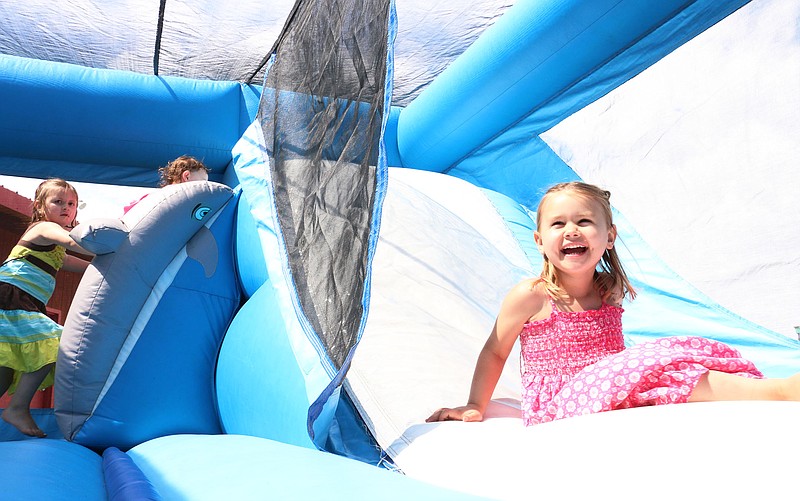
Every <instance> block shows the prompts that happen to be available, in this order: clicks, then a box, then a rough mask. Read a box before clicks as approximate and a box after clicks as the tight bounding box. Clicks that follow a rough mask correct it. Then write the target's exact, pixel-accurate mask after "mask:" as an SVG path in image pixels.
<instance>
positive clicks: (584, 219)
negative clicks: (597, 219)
mask: <svg viewBox="0 0 800 501" xmlns="http://www.w3.org/2000/svg"><path fill="white" fill-rule="evenodd" d="M578 224H592V220H591V219H586V218H583V219H581V220H580V221H578Z"/></svg>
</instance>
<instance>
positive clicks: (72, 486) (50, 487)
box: [0, 439, 107, 501]
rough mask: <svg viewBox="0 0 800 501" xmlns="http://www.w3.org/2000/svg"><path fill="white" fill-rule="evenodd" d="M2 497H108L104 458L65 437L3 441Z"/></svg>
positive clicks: (85, 500) (84, 500) (91, 500)
mask: <svg viewBox="0 0 800 501" xmlns="http://www.w3.org/2000/svg"><path fill="white" fill-rule="evenodd" d="M0 458H2V465H0V486H2V487H0V489H1V492H2V494H0V497H2V498H3V499H31V500H33V499H80V500H81V501H106V499H107V498H106V489H105V485H104V482H103V465H102V463H103V460H102V458H101V457H100V456H99V455H98V454H95V453H94V452H92V451H90V450H89V449H87V448H85V447H81V446H80V445H78V444H73V443H70V442H66V441H64V440H50V439H38V440H21V441H18V442H0Z"/></svg>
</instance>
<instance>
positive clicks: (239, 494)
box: [128, 435, 483, 501]
mask: <svg viewBox="0 0 800 501" xmlns="http://www.w3.org/2000/svg"><path fill="white" fill-rule="evenodd" d="M128 454H129V455H130V456H131V457H132V458H133V460H134V461H135V462H136V464H137V465H138V466H139V468H140V469H141V470H142V471H143V472H144V474H145V475H147V477H148V478H149V479H150V481H151V482H152V483H153V485H154V486H155V487H156V489H158V491H159V492H160V493H161V495H162V496H163V497H164V499H175V500H179V499H185V500H191V501H206V500H208V501H218V500H220V499H326V500H331V501H334V500H341V501H351V500H354V499H380V500H382V501H393V500H397V501H408V500H411V499H436V500H438V501H447V500H461V501H469V500H473V499H483V498H478V497H474V496H471V495H467V494H463V493H460V492H455V491H452V490H448V489H443V488H441V487H435V486H432V485H430V484H427V483H423V482H419V481H416V480H414V479H411V478H408V477H405V476H403V475H402V474H400V473H396V472H391V471H388V470H384V469H381V468H376V467H374V466H370V465H367V464H364V463H360V462H358V461H354V460H352V459H347V458H343V457H341V456H336V455H333V454H329V453H326V452H320V451H315V450H310V449H306V448H304V447H296V446H293V445H289V444H284V443H280V442H274V441H272V440H266V439H263V438H256V437H247V436H242V435H216V436H208V435H181V436H171V437H164V438H159V439H156V440H151V441H148V442H145V443H143V444H141V445H138V446H136V447H134V448H133V449H131V450H130V451H129V452H128Z"/></svg>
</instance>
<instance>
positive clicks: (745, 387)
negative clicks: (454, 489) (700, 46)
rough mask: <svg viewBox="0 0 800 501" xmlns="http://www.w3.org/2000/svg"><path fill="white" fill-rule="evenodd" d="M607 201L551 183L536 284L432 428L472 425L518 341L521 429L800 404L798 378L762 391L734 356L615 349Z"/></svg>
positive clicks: (614, 263) (575, 185)
mask: <svg viewBox="0 0 800 501" xmlns="http://www.w3.org/2000/svg"><path fill="white" fill-rule="evenodd" d="M610 196H611V194H610V193H609V192H607V191H605V190H602V189H600V188H598V187H596V186H593V185H590V184H586V183H581V182H572V183H562V184H558V185H556V186H554V187H552V188H551V189H550V190H548V191H547V193H546V194H545V196H544V197H543V198H542V200H541V202H540V203H539V208H538V212H537V220H536V227H537V231H536V232H535V233H534V239H535V240H536V244H537V246H538V247H539V251H540V252H541V254H542V257H543V259H544V263H543V266H542V273H541V275H540V276H539V278H536V279H529V280H525V281H523V282H521V283H519V284H517V285H516V286H515V287H514V288H513V289H512V290H511V291H510V292H509V293H508V295H507V296H506V298H505V299H504V301H503V304H502V305H501V307H500V313H499V314H498V316H497V320H496V322H495V325H494V328H493V329H492V333H491V334H490V336H489V339H487V341H486V344H485V345H484V347H483V349H482V350H481V353H480V355H479V356H478V362H477V364H476V366H475V373H474V375H473V378H472V388H471V390H470V395H469V400H468V402H467V405H464V406H461V407H455V408H442V409H439V410H437V411H436V412H434V413H433V414H432V415H431V416H430V417H429V418H428V419H427V421H428V422H432V421H445V420H463V421H481V420H482V419H483V415H484V412H485V410H486V406H487V405H488V403H489V400H490V399H491V397H492V393H493V391H494V388H495V386H496V385H497V381H498V379H499V377H500V373H501V372H502V369H503V366H504V365H505V362H506V359H507V358H508V356H509V354H510V353H511V349H512V347H513V346H514V343H515V341H516V340H517V338H519V339H520V346H521V353H522V358H521V361H520V362H521V371H522V418H523V421H524V422H525V424H526V425H532V424H537V423H542V422H547V421H552V420H554V419H561V418H565V417H570V416H577V415H581V414H590V413H594V412H602V411H608V410H613V409H622V408H627V407H639V406H644V405H658V404H668V403H683V402H702V401H715V400H800V374H799V375H795V376H792V377H789V378H786V379H765V378H763V376H762V374H761V372H759V371H758V369H756V367H755V366H754V365H753V364H752V363H751V362H749V361H747V360H745V359H743V358H742V357H741V355H740V354H739V352H738V351H736V350H735V349H733V348H731V347H729V346H727V345H725V344H723V343H719V342H717V341H712V340H709V339H705V338H701V337H692V336H680V337H670V338H662V339H657V340H655V341H651V342H646V343H642V344H639V345H636V346H633V347H631V348H627V349H626V348H625V346H624V341H623V336H622V312H623V310H622V307H621V304H622V300H623V299H624V298H625V297H626V296H627V297H628V298H630V299H633V298H634V297H635V296H636V293H635V291H634V290H633V287H632V286H631V284H630V282H629V281H628V278H627V276H626V274H625V271H624V270H623V268H622V265H621V263H620V260H619V258H618V256H617V253H616V250H615V249H614V243H615V241H616V238H617V229H616V227H615V226H614V224H613V222H612V218H611V204H610V202H609V199H610Z"/></svg>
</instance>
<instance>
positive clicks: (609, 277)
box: [536, 181, 636, 300]
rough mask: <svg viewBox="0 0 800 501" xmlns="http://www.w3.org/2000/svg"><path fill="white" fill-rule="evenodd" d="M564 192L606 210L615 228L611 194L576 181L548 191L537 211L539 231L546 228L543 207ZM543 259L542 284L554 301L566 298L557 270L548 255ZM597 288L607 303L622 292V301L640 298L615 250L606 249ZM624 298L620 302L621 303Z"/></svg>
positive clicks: (608, 219) (606, 219)
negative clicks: (612, 296)
mask: <svg viewBox="0 0 800 501" xmlns="http://www.w3.org/2000/svg"><path fill="white" fill-rule="evenodd" d="M563 192H568V193H573V194H575V195H576V196H579V197H583V198H585V199H587V200H591V201H595V202H597V203H598V204H599V205H600V207H601V208H602V211H603V212H602V215H603V217H604V218H605V222H606V224H607V225H608V227H609V228H611V227H612V226H613V225H614V222H613V218H612V214H611V201H610V200H611V192H609V191H606V190H604V189H602V188H599V187H597V186H594V185H592V184H588V183H582V182H580V181H573V182H569V183H559V184H556V185H555V186H552V187H551V188H550V189H549V190H547V192H546V193H545V194H544V196H543V197H542V200H541V201H540V202H539V207H538V209H537V211H536V227H537V228H539V227H540V226H541V224H542V207H544V204H545V202H546V201H547V200H548V199H549V198H550V197H551V196H552V195H554V194H556V193H563ZM542 257H543V258H544V262H543V264H542V273H541V275H540V276H539V280H538V281H539V282H541V283H543V284H544V287H545V290H546V291H547V293H548V294H549V295H550V296H551V297H553V298H554V299H558V298H560V297H563V296H565V295H566V293H565V292H564V289H562V288H561V284H559V280H558V274H557V273H556V268H555V266H553V264H552V263H551V262H550V260H548V259H547V256H546V255H544V254H542ZM594 284H595V287H596V288H597V290H598V291H600V294H601V296H602V297H603V299H604V300H605V299H607V298H608V297H609V296H610V295H611V294H613V293H615V292H616V291H622V298H624V297H625V296H628V297H629V298H630V299H633V298H635V297H636V291H635V290H634V289H633V286H632V285H631V283H630V281H629V280H628V275H627V274H626V273H625V269H624V268H623V267H622V263H621V262H620V259H619V255H617V250H616V248H614V247H612V248H610V249H606V251H605V252H604V253H603V257H602V258H601V259H600V263H599V269H598V270H595V272H594ZM622 298H620V300H621V299H622Z"/></svg>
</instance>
